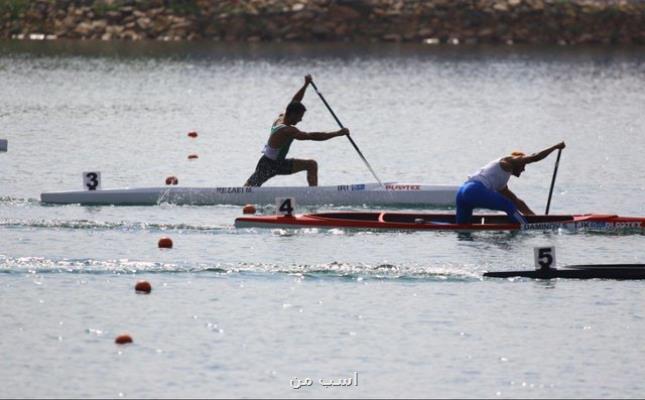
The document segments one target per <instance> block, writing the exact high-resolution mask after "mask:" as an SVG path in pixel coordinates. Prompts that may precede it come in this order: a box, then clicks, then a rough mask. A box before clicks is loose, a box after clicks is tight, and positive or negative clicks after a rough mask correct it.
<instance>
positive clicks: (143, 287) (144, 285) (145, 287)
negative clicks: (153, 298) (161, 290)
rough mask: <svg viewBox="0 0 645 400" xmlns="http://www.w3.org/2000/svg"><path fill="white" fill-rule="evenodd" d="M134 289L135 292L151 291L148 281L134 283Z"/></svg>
mask: <svg viewBox="0 0 645 400" xmlns="http://www.w3.org/2000/svg"><path fill="white" fill-rule="evenodd" d="M134 291H135V292H137V293H143V294H149V293H150V292H151V291H152V285H151V284H150V282H148V281H139V282H137V284H136V285H134Z"/></svg>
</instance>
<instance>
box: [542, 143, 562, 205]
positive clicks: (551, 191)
mask: <svg viewBox="0 0 645 400" xmlns="http://www.w3.org/2000/svg"><path fill="white" fill-rule="evenodd" d="M561 153H562V149H558V158H557V159H556V160H555V169H554V170H553V178H551V189H549V200H548V201H547V202H546V211H545V212H544V215H549V207H551V196H552V195H553V187H554V186H555V176H556V175H557V174H558V165H559V164H560V154H561Z"/></svg>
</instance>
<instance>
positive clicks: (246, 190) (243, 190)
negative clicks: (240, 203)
mask: <svg viewBox="0 0 645 400" xmlns="http://www.w3.org/2000/svg"><path fill="white" fill-rule="evenodd" d="M215 189H216V190H217V193H250V192H252V191H253V190H252V188H251V187H250V186H245V187H240V186H233V187H218V188H215Z"/></svg>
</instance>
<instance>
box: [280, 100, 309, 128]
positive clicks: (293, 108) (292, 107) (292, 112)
mask: <svg viewBox="0 0 645 400" xmlns="http://www.w3.org/2000/svg"><path fill="white" fill-rule="evenodd" d="M305 111H307V108H306V107H305V105H304V104H302V103H301V102H299V101H292V102H291V103H289V105H288V106H287V112H286V113H285V115H284V116H285V119H286V120H287V121H288V122H289V123H291V124H293V125H295V124H297V123H298V122H300V121H302V116H303V115H305Z"/></svg>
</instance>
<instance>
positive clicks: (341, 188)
mask: <svg viewBox="0 0 645 400" xmlns="http://www.w3.org/2000/svg"><path fill="white" fill-rule="evenodd" d="M337 189H338V191H339V192H356V191H360V190H365V184H363V183H361V184H358V185H338V186H337Z"/></svg>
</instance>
